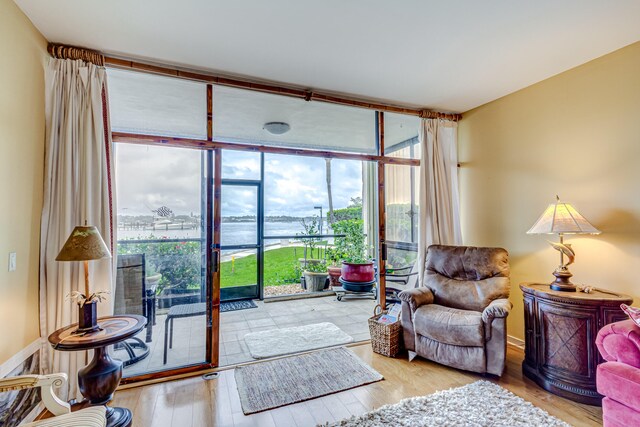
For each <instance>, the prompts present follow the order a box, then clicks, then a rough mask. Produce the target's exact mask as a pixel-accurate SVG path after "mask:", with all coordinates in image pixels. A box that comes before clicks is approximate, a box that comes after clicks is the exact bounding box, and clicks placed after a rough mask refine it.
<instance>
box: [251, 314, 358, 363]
mask: <svg viewBox="0 0 640 427" xmlns="http://www.w3.org/2000/svg"><path fill="white" fill-rule="evenodd" d="M244 341H245V343H247V347H248V348H249V353H250V354H251V357H253V358H254V359H266V358H267V357H275V356H283V355H285V354H293V353H300V352H302V351H309V350H316V349H318V348H325V347H333V346H336V345H343V344H348V343H350V342H353V337H352V336H351V335H348V334H347V333H345V332H344V331H343V330H342V329H340V328H338V327H337V326H336V325H334V324H333V323H328V322H325V323H314V324H313V325H306V326H295V327H292V328H283V329H272V330H269V331H261V332H251V333H248V334H247V335H245V336H244Z"/></svg>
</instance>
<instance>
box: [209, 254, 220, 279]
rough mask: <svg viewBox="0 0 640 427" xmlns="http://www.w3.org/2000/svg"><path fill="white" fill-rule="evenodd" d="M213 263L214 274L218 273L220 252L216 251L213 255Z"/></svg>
mask: <svg viewBox="0 0 640 427" xmlns="http://www.w3.org/2000/svg"><path fill="white" fill-rule="evenodd" d="M211 263H212V265H211V271H212V272H214V273H217V272H218V271H220V252H218V251H217V250H215V249H214V251H213V253H212V254H211Z"/></svg>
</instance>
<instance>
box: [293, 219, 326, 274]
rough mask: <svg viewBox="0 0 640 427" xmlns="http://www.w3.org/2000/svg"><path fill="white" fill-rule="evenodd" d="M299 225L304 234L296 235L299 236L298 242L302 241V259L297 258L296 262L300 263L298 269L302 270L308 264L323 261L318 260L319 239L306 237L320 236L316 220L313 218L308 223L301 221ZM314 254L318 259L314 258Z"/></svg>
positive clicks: (321, 261)
mask: <svg viewBox="0 0 640 427" xmlns="http://www.w3.org/2000/svg"><path fill="white" fill-rule="evenodd" d="M300 224H302V227H303V228H304V232H303V233H297V234H296V236H300V240H302V244H303V245H304V258H299V259H298V262H300V268H302V269H303V270H304V269H305V268H306V266H307V265H308V264H322V263H323V262H324V261H323V260H322V259H320V248H318V245H319V244H320V238H319V237H307V236H314V235H318V234H320V228H319V226H318V218H317V217H315V216H314V217H313V218H311V220H310V221H309V222H307V221H306V220H305V219H302V220H300ZM316 249H317V251H316ZM314 254H317V255H318V258H314V257H313V256H314Z"/></svg>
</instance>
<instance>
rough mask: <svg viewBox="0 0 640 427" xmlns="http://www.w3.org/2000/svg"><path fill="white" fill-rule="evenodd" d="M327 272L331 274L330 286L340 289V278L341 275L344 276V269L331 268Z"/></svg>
mask: <svg viewBox="0 0 640 427" xmlns="http://www.w3.org/2000/svg"><path fill="white" fill-rule="evenodd" d="M327 271H328V272H329V284H330V285H331V286H332V287H336V288H339V287H340V281H339V280H338V279H339V278H340V275H341V274H342V268H341V267H329V268H327Z"/></svg>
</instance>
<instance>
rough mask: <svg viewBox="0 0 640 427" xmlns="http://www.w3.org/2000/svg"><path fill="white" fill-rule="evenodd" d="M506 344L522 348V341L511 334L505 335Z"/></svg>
mask: <svg viewBox="0 0 640 427" xmlns="http://www.w3.org/2000/svg"><path fill="white" fill-rule="evenodd" d="M507 344H509V345H512V346H514V347H517V348H519V349H521V350H524V341H523V340H521V339H520V338H516V337H514V336H511V335H507Z"/></svg>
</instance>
